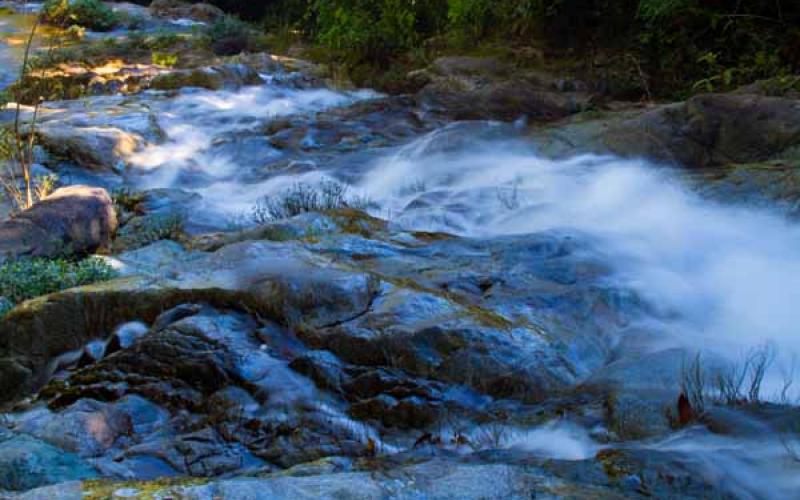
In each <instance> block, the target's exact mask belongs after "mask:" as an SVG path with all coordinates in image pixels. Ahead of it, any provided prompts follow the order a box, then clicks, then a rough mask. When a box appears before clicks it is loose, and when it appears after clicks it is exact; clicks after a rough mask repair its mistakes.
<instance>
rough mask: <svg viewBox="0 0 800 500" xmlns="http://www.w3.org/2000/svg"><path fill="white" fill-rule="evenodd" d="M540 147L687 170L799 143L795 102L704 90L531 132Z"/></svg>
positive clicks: (761, 156)
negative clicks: (648, 106)
mask: <svg viewBox="0 0 800 500" xmlns="http://www.w3.org/2000/svg"><path fill="white" fill-rule="evenodd" d="M534 135H535V137H536V139H537V140H538V141H539V142H540V143H541V144H542V147H543V151H544V152H546V153H550V154H553V155H557V156H563V155H569V154H573V153H574V152H575V151H576V150H577V151H586V152H595V153H613V154H617V155H621V156H626V157H645V158H648V159H652V160H655V161H658V162H662V163H665V164H672V165H679V166H687V167H692V168H698V167H709V166H711V167H713V166H720V165H726V164H732V163H747V162H757V161H763V160H768V159H771V158H775V157H779V156H780V155H781V154H783V153H785V152H787V151H789V150H790V149H791V148H792V147H794V146H797V145H798V144H800V101H798V100H797V99H791V98H784V97H764V96H760V95H751V94H704V95H698V96H695V97H692V98H691V99H689V100H688V101H686V102H685V103H677V104H670V105H665V106H659V107H656V108H654V109H651V110H647V111H643V112H633V113H629V114H627V115H626V114H625V113H622V114H611V115H609V117H608V118H607V119H604V118H601V119H599V120H591V119H589V120H586V121H578V122H576V123H573V124H568V125H565V126H561V125H560V126H557V127H555V128H553V129H551V130H545V131H543V132H535V134H534Z"/></svg>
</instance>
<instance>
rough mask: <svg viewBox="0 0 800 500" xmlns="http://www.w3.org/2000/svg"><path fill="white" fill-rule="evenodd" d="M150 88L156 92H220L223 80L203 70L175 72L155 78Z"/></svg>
mask: <svg viewBox="0 0 800 500" xmlns="http://www.w3.org/2000/svg"><path fill="white" fill-rule="evenodd" d="M150 87H151V88H154V89H156V90H179V89H182V88H184V87H198V88H203V89H208V90H219V89H221V88H222V79H220V78H219V76H217V75H215V74H214V73H211V72H210V71H204V70H202V69H195V70H191V71H174V72H170V73H164V74H162V75H158V76H157V77H155V78H153V81H152V82H151V83H150Z"/></svg>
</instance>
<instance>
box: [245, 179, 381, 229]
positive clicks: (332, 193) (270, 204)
mask: <svg viewBox="0 0 800 500" xmlns="http://www.w3.org/2000/svg"><path fill="white" fill-rule="evenodd" d="M370 205H371V203H370V201H369V200H368V199H365V198H361V197H348V196H347V186H345V185H344V184H339V183H338V182H332V181H323V182H321V183H319V184H318V185H316V186H315V185H311V184H304V183H298V184H295V185H294V186H292V187H291V188H289V189H287V190H285V191H284V192H283V193H281V194H279V195H277V196H265V197H263V198H262V199H260V200H258V202H256V205H255V206H254V207H253V210H252V216H253V221H254V222H255V223H256V224H267V223H270V222H273V221H276V220H281V219H288V218H290V217H294V216H295V215H299V214H302V213H306V212H329V211H331V210H337V209H342V208H355V209H360V210H363V209H365V208H367V207H369V206H370Z"/></svg>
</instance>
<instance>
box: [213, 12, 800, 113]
mask: <svg viewBox="0 0 800 500" xmlns="http://www.w3.org/2000/svg"><path fill="white" fill-rule="evenodd" d="M227 3H228V4H231V5H227V6H226V7H230V8H234V9H238V8H241V7H242V6H243V5H244V4H243V3H242V2H236V1H234V0H231V1H229V2H227ZM262 5H263V6H264V7H263V10H262V15H263V17H264V24H265V25H266V26H268V27H269V28H270V30H274V29H275V28H276V27H277V26H282V27H283V28H282V29H284V30H286V29H287V27H291V29H293V30H295V31H298V30H299V31H301V32H302V34H303V35H304V36H305V37H306V39H307V40H309V41H312V42H315V43H316V44H318V46H319V47H321V48H323V49H325V51H326V52H324V53H325V54H327V56H328V58H329V59H333V60H334V61H337V62H344V63H345V65H346V67H347V68H346V69H349V70H350V74H351V76H355V75H356V74H358V72H359V71H361V72H369V71H370V69H362V68H361V67H360V66H363V65H365V64H368V65H371V73H372V74H373V75H374V74H375V71H374V70H375V67H378V68H379V69H380V70H381V71H387V72H391V71H394V72H397V71H398V70H397V68H398V67H400V68H402V65H403V63H406V62H408V59H409V55H410V54H411V53H413V52H416V51H419V50H421V49H420V48H423V50H428V48H430V47H434V48H436V50H441V51H442V52H445V53H447V51H448V50H449V49H452V48H458V49H460V50H463V49H465V48H467V49H482V48H484V47H490V46H492V45H494V46H502V47H505V48H514V47H530V46H533V47H536V48H537V49H538V48H544V49H545V50H546V52H547V54H554V55H556V56H559V55H562V54H563V55H567V56H568V58H572V59H574V58H575V55H576V54H577V55H578V61H576V66H577V67H578V68H580V70H581V71H583V72H585V73H586V74H587V75H589V76H591V77H595V76H597V75H599V77H600V78H601V79H603V81H604V82H605V81H606V80H610V82H611V83H609V84H608V85H607V87H608V88H609V89H610V91H611V92H620V93H621V94H624V95H626V96H628V97H634V94H635V93H637V92H638V94H639V95H640V96H644V97H647V98H650V97H651V96H652V95H654V96H669V97H684V96H686V95H688V94H690V93H692V92H705V91H719V90H729V89H733V88H735V87H738V86H741V85H744V84H747V83H750V82H753V81H755V80H758V79H765V78H775V77H782V76H785V75H789V74H793V73H796V72H797V71H798V70H800V2H787V1H786V0H714V1H713V2H711V1H707V0H427V1H421V0H414V1H408V0H348V1H344V0H274V1H270V2H264V3H262ZM598 55H601V57H600V58H598ZM415 59H416V60H418V61H424V60H427V59H429V57H422V58H420V57H416V58H415ZM603 61H605V63H604V62H603ZM398 63H399V64H398ZM406 72H407V69H406ZM379 79H380V78H376V79H373V81H375V80H379Z"/></svg>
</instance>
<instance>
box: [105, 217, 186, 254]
mask: <svg viewBox="0 0 800 500" xmlns="http://www.w3.org/2000/svg"><path fill="white" fill-rule="evenodd" d="M184 226H185V217H184V216H183V214H180V213H168V214H158V215H151V216H147V217H137V218H134V219H133V220H131V222H129V223H128V224H127V225H126V226H125V227H124V228H123V229H122V231H120V234H119V235H118V237H117V240H116V241H115V242H114V247H115V249H116V250H118V251H127V250H133V249H136V248H141V247H145V246H147V245H149V244H151V243H155V242H157V241H162V240H172V241H182V240H183V239H184V238H185V234H186V232H185V227H184Z"/></svg>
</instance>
